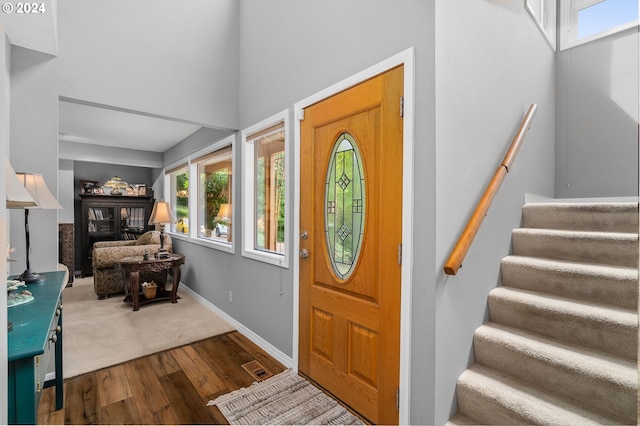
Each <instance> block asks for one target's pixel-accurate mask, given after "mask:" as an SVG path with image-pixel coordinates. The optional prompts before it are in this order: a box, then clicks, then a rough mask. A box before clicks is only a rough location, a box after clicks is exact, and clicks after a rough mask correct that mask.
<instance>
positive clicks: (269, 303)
mask: <svg viewBox="0 0 640 426" xmlns="http://www.w3.org/2000/svg"><path fill="white" fill-rule="evenodd" d="M434 20H435V3H434V2H425V1H421V0H406V1H403V2H397V1H391V0H378V1H375V2H371V1H368V0H352V1H348V2H345V1H341V0H330V1H322V2H319V1H315V2H309V1H306V2H300V1H297V0H270V1H267V2H265V1H258V0H245V1H242V2H241V3H240V28H239V33H240V60H239V70H240V81H239V83H240V85H239V99H240V104H239V106H240V113H239V123H240V128H244V127H248V126H250V125H252V124H255V123H257V122H259V121H261V120H263V119H265V118H267V117H269V116H271V115H273V114H275V113H277V112H280V111H282V110H284V109H285V108H289V109H292V108H293V104H294V103H295V102H297V101H300V100H302V99H304V98H306V97H307V96H309V95H311V94H314V93H316V92H318V91H320V90H322V89H325V88H326V87H328V86H330V85H332V84H334V83H337V82H339V81H341V80H343V79H345V78H347V77H350V76H351V75H353V74H356V73H358V72H359V71H362V70H364V69H366V68H368V67H369V66H372V65H374V64H376V63H378V62H380V61H382V60H384V59H386V58H388V57H390V56H393V55H395V54H397V53H399V52H402V51H404V50H406V49H407V48H409V47H412V46H413V47H415V55H416V61H415V64H416V65H415V68H416V82H415V84H416V90H415V92H416V117H417V119H416V129H415V132H416V144H415V156H416V159H419V161H417V162H416V167H415V170H416V172H415V176H414V179H415V182H416V184H419V190H418V191H417V192H416V197H415V199H414V205H415V211H414V213H415V215H416V217H419V218H420V220H416V221H415V233H416V235H418V236H420V237H419V238H417V242H416V244H417V246H418V247H416V258H415V260H416V261H415V265H414V268H413V273H414V276H415V277H423V278H421V279H418V280H417V282H416V283H415V284H414V292H413V295H412V297H413V312H414V321H415V323H416V324H415V325H414V330H415V332H414V335H413V336H412V339H413V351H412V353H413V359H414V360H415V363H414V365H413V370H412V376H413V381H412V395H413V398H412V401H411V402H412V411H411V422H412V423H418V424H430V423H433V419H434V411H435V407H434V403H435V389H434V387H433V381H434V368H435V359H434V347H433V344H434V339H435V334H434V333H435V324H434V322H433V312H434V285H433V282H432V280H430V279H425V278H424V277H433V276H434V275H435V269H434V266H435V265H434V263H433V261H429V260H428V259H433V258H434V253H435V241H434V235H435V209H434V206H433V200H434V199H435V162H434V159H435V155H434V153H435V126H434V120H435V109H434V108H435V103H434V96H435V87H434V78H435V74H434V67H435V62H434V61H435V55H434V47H435V39H434V37H435V33H434V31H435V27H434ZM290 130H292V129H290ZM239 151H240V150H239V149H238V150H236V153H237V157H236V160H237V161H236V164H235V170H234V176H236V188H240V186H241V185H240V184H241V181H240V179H241V176H242V173H241V164H240V160H241V159H240V155H239ZM188 153H189V150H187V149H185V152H184V153H182V152H172V153H171V155H172V158H174V159H175V158H179V157H180V156H181V155H182V156H184V155H187V154H188ZM291 155H292V156H294V158H295V156H296V155H297V154H296V153H295V152H292V153H291ZM238 195H239V194H236V197H235V200H236V204H235V206H234V207H235V209H236V218H239V213H240V211H241V205H240V203H239V201H240V197H239V196H238ZM288 208H290V209H291V208H292V205H289V206H288ZM289 211H291V210H289ZM290 223H292V220H290ZM240 231H241V229H240V226H236V227H235V232H236V233H235V239H236V254H235V255H231V254H228V253H223V252H219V251H215V250H211V249H208V248H205V247H202V246H198V245H195V244H190V243H187V242H185V241H181V240H178V238H174V247H175V248H176V250H179V251H181V252H184V253H186V255H187V259H189V261H188V262H187V264H186V265H185V267H184V270H183V276H182V280H183V281H184V282H185V283H186V284H187V285H189V286H191V287H192V288H193V289H194V290H195V291H196V292H198V293H199V294H200V295H202V296H203V297H205V298H206V299H208V300H210V301H211V302H212V303H214V304H216V305H217V306H218V307H220V308H221V309H224V310H225V311H226V312H227V313H228V314H229V315H231V316H233V317H234V318H235V319H236V320H238V321H239V322H241V323H242V324H244V325H245V326H247V327H248V328H249V329H251V330H252V331H254V332H255V333H257V334H258V335H259V336H261V337H262V338H264V339H265V340H267V341H268V342H269V343H271V344H272V345H274V346H275V347H276V348H278V349H279V350H280V351H282V352H284V353H285V354H287V355H289V356H292V355H293V354H292V351H293V347H292V329H293V318H292V316H293V299H292V297H293V295H292V286H293V272H292V269H291V267H290V268H289V269H282V268H280V267H276V266H272V265H267V264H265V263H261V262H258V261H254V260H250V259H246V258H243V257H242V256H241V255H240V247H239V245H238V243H237V242H239V241H241V239H242V235H241V232H240ZM291 234H292V237H291V238H290V241H288V243H289V244H293V240H292V239H293V238H295V236H296V235H297V230H292V232H291ZM289 263H290V264H292V262H291V261H290V262H289ZM228 291H233V303H232V304H229V303H228V299H227V297H228Z"/></svg>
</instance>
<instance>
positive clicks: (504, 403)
mask: <svg viewBox="0 0 640 426" xmlns="http://www.w3.org/2000/svg"><path fill="white" fill-rule="evenodd" d="M512 239H513V254H512V255H510V256H507V257H505V258H504V259H503V261H502V264H501V275H502V286H500V287H497V288H495V289H493V290H492V291H491V292H490V294H489V295H488V308H489V321H488V322H487V323H485V324H484V325H482V326H481V327H479V328H478V329H477V330H476V333H475V335H474V341H473V346H474V358H475V363H474V364H473V365H471V366H470V367H469V369H468V370H466V371H465V372H464V373H463V374H462V375H461V376H460V378H459V379H458V383H457V387H456V396H457V406H458V412H457V413H456V415H455V416H453V417H452V418H451V419H450V421H449V424H450V425H466V424H549V425H585V424H617V425H619V424H638V407H639V406H640V405H639V404H640V402H639V401H640V400H639V398H638V381H639V376H638V303H639V300H638V289H639V285H638V282H639V279H638V256H639V254H638V253H639V251H638V204H636V203H541V204H527V205H525V206H524V208H523V226H522V228H521V229H516V230H514V231H513V237H512Z"/></svg>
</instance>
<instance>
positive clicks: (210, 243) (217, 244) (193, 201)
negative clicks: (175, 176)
mask: <svg viewBox="0 0 640 426" xmlns="http://www.w3.org/2000/svg"><path fill="white" fill-rule="evenodd" d="M235 138H236V137H235V135H231V136H228V137H226V138H224V139H222V140H220V141H218V142H214V143H213V144H212V145H209V146H207V147H206V148H203V149H201V150H200V151H197V152H194V153H193V154H191V155H189V156H188V157H187V164H188V165H187V173H188V174H189V183H190V184H189V234H188V235H187V234H183V233H180V232H173V231H169V232H168V233H169V234H171V238H177V239H179V240H184V241H189V242H191V243H194V244H198V245H201V246H204V247H209V248H213V249H216V250H220V251H224V252H227V253H231V254H234V253H235V240H236V238H235V227H234V226H231V243H225V242H222V241H216V240H210V239H208V238H200V237H199V236H198V225H197V224H198V223H199V220H198V219H199V218H198V214H199V209H198V194H197V192H196V193H194V191H193V187H192V185H191V183H192V182H196V185H197V184H199V179H198V163H196V162H193V160H194V159H197V158H200V157H202V156H204V155H207V154H210V153H212V152H214V151H217V150H219V149H220V148H224V147H225V146H231V169H232V173H235V172H236V171H235V169H236V161H235V159H236V155H235V149H236V147H235V145H236V144H235ZM181 163H184V160H181V161H178V162H176V164H181ZM167 169H170V167H167ZM236 180H237V179H231V194H232V195H231V199H232V200H234V199H235V195H236V189H235V188H236ZM196 188H197V186H196ZM164 197H165V199H166V200H171V199H172V198H171V175H167V174H165V179H164ZM235 205H236V203H235V202H234V203H232V204H231V218H232V222H233V219H234V218H235V210H236V207H235ZM193 225H195V226H193Z"/></svg>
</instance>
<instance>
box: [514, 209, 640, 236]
mask: <svg viewBox="0 0 640 426" xmlns="http://www.w3.org/2000/svg"><path fill="white" fill-rule="evenodd" d="M522 219H523V227H524V228H546V229H572V230H585V231H586V230H590V231H600V232H631V233H637V232H638V208H637V206H636V205H632V204H627V205H624V206H623V205H613V206H611V205H605V206H601V205H597V206H594V205H580V204H563V205H560V204H529V205H525V206H524V208H523V209H522Z"/></svg>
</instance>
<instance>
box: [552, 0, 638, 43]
mask: <svg viewBox="0 0 640 426" xmlns="http://www.w3.org/2000/svg"><path fill="white" fill-rule="evenodd" d="M601 1H603V0H561V1H560V5H561V6H560V50H566V49H569V48H572V47H576V46H580V45H582V44H585V43H589V42H591V41H594V40H598V39H601V38H604V37H607V36H610V35H612V34H616V33H619V32H622V31H625V30H628V29H629V28H634V27H637V26H638V25H639V24H640V20H638V19H636V20H635V21H631V22H627V23H626V24H622V25H618V26H616V27H613V28H610V29H608V30H606V31H602V32H600V33H597V34H594V35H592V36H590V37H585V38H581V39H579V40H576V39H575V37H574V36H573V34H576V37H577V32H578V31H577V30H578V12H580V11H581V10H582V9H585V8H587V7H590V6H593V5H595V4H597V3H600V2H601Z"/></svg>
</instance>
